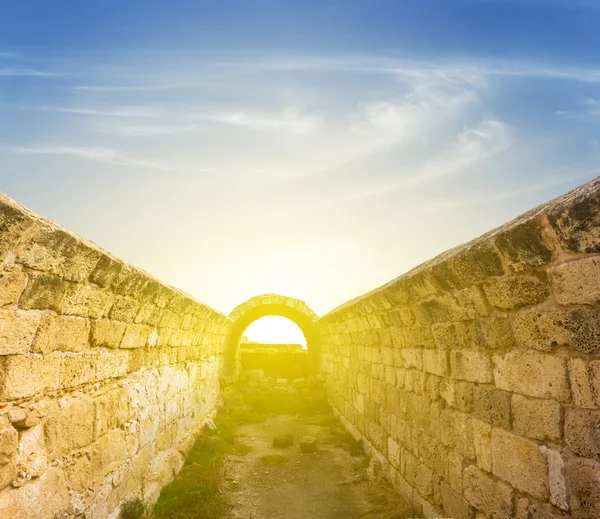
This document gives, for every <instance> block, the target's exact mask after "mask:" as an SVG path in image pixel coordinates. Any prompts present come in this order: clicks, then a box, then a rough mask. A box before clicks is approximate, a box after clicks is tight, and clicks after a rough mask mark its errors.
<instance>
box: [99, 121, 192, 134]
mask: <svg viewBox="0 0 600 519" xmlns="http://www.w3.org/2000/svg"><path fill="white" fill-rule="evenodd" d="M197 129H198V125H197V124H187V125H168V124H163V125H149V124H148V125H129V126H126V125H122V124H120V125H110V126H108V125H106V126H98V127H96V128H95V131H97V132H100V133H108V134H111V135H120V136H125V137H144V136H147V135H174V134H178V133H187V132H192V131H194V130H197Z"/></svg>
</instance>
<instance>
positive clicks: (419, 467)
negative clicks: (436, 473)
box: [403, 451, 433, 497]
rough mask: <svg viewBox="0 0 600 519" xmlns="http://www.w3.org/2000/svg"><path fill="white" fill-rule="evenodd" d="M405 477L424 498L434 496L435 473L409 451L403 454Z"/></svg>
mask: <svg viewBox="0 0 600 519" xmlns="http://www.w3.org/2000/svg"><path fill="white" fill-rule="evenodd" d="M403 454H404V455H403V459H404V477H405V478H406V481H408V483H409V484H410V485H412V486H413V487H414V488H415V489H416V490H417V492H419V494H421V496H423V497H428V496H431V495H432V494H433V471H432V470H431V469H430V468H429V467H427V466H426V465H424V464H423V463H421V462H420V461H419V459H418V458H417V457H416V456H414V455H413V454H412V453H410V452H409V451H404V452H403Z"/></svg>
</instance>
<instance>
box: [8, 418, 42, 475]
mask: <svg viewBox="0 0 600 519" xmlns="http://www.w3.org/2000/svg"><path fill="white" fill-rule="evenodd" d="M16 465H17V469H18V470H19V471H21V472H24V473H25V474H26V477H27V478H28V479H30V478H37V477H39V476H41V475H42V474H43V473H44V472H46V469H47V468H48V455H47V452H46V445H45V443H44V431H43V428H42V426H41V424H38V425H36V426H35V427H32V428H30V429H26V430H23V431H21V433H20V438H19V445H18V447H17V453H16Z"/></svg>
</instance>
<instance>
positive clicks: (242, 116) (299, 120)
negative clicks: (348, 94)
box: [189, 109, 320, 132]
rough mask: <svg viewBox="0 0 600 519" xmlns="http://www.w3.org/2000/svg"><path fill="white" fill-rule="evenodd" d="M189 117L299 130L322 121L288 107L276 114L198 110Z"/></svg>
mask: <svg viewBox="0 0 600 519" xmlns="http://www.w3.org/2000/svg"><path fill="white" fill-rule="evenodd" d="M189 119H190V120H196V121H207V122H213V123H218V124H226V125H232V126H242V127H247V128H252V129H288V130H293V131H299V132H303V131H309V130H311V129H312V128H314V127H315V126H317V125H318V124H319V122H320V119H319V118H318V117H316V116H312V115H306V114H302V113H299V112H297V111H295V110H287V109H286V110H283V111H282V113H280V114H276V115H271V114H265V113H258V112H251V111H231V112H204V113H203V112H198V113H196V114H192V115H190V116H189Z"/></svg>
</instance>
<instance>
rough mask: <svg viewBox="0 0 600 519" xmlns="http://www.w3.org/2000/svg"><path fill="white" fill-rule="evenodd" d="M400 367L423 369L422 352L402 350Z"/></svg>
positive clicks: (419, 350) (418, 350)
mask: <svg viewBox="0 0 600 519" xmlns="http://www.w3.org/2000/svg"><path fill="white" fill-rule="evenodd" d="M400 355H401V357H402V366H403V367H404V368H416V369H419V370H420V369H423V350H421V349H408V348H407V349H402V350H400Z"/></svg>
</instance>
